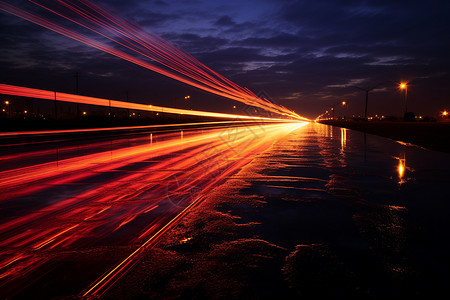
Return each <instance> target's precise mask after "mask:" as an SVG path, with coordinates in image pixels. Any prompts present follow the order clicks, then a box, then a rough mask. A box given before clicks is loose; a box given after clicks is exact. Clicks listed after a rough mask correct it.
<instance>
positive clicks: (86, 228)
mask: <svg viewBox="0 0 450 300" xmlns="http://www.w3.org/2000/svg"><path fill="white" fill-rule="evenodd" d="M304 124H306V123H299V122H295V123H284V124H270V125H254V126H247V127H237V128H227V129H224V128H213V129H204V130H202V131H200V130H197V131H191V132H190V131H186V130H183V138H181V136H180V132H172V133H160V134H154V135H153V136H152V138H151V139H150V138H149V137H148V136H146V137H145V139H147V142H146V143H145V144H139V145H131V146H129V147H122V148H118V149H114V150H112V151H111V150H108V149H105V147H103V146H102V145H101V142H98V143H97V142H94V143H93V144H92V146H91V147H92V148H93V149H97V152H96V153H92V154H87V155H81V156H76V157H72V158H68V159H64V160H61V161H60V162H59V164H58V166H56V165H55V163H54V162H51V163H41V164H31V165H29V166H26V167H23V168H16V169H12V170H7V171H3V172H0V190H1V191H2V193H1V194H0V211H2V210H4V209H9V210H10V212H11V213H12V214H8V217H3V218H2V219H0V249H1V251H0V291H1V292H0V296H2V295H3V294H5V295H6V296H7V295H13V294H15V293H17V292H18V290H19V291H20V289H21V288H22V287H23V283H24V282H26V281H27V280H29V279H30V278H33V277H34V276H36V275H38V274H42V273H46V272H47V271H48V268H50V265H52V262H54V261H55V260H56V261H58V257H61V256H65V255H66V256H67V255H68V253H77V250H79V249H88V248H89V247H93V249H95V246H93V245H100V246H101V245H108V244H109V243H111V242H110V241H111V240H112V241H114V244H115V245H128V246H129V247H131V248H133V250H131V251H130V252H129V253H128V254H126V255H124V258H123V259H121V260H120V261H118V262H117V263H116V264H115V266H114V267H113V268H112V269H110V270H109V271H107V272H106V273H105V275H104V276H101V277H100V278H98V280H95V281H94V278H92V281H94V283H92V281H90V282H86V283H85V285H84V286H82V287H80V291H81V290H83V289H84V288H86V286H88V285H89V284H90V283H92V284H91V285H90V287H89V288H88V289H86V290H84V292H83V294H85V295H86V296H87V295H97V296H98V295H101V294H103V293H104V292H105V291H107V290H108V288H109V287H111V285H112V284H114V283H115V282H116V281H117V280H118V279H120V278H121V277H122V276H124V274H126V272H127V271H129V270H130V268H131V267H132V266H133V265H135V264H136V263H137V262H139V260H140V258H141V254H142V253H143V252H144V250H145V249H148V247H151V246H152V245H154V242H156V241H157V239H158V237H160V236H161V234H163V233H164V232H165V231H167V230H169V229H170V228H172V226H174V225H175V224H176V222H177V221H178V220H179V219H180V218H181V217H183V216H184V215H185V214H186V213H187V212H188V211H189V208H190V207H192V206H193V205H195V204H196V203H198V202H199V201H201V199H203V196H204V195H205V194H206V193H207V192H208V191H209V190H211V189H212V188H214V187H216V186H217V185H218V184H220V182H222V181H223V180H225V179H226V178H227V177H228V176H229V175H231V174H233V173H235V172H236V171H237V170H239V169H240V168H241V167H242V166H244V165H246V164H247V163H249V162H250V161H251V160H252V159H253V158H254V157H255V156H256V155H258V154H259V153H261V152H263V151H264V150H266V149H267V148H268V147H270V146H271V145H272V144H273V143H274V142H275V141H276V140H277V139H279V138H282V137H283V136H285V135H286V134H288V133H289V132H291V131H292V130H294V129H296V128H298V127H300V126H302V125H304ZM142 139H144V137H142ZM30 151H31V150H30ZM27 155H28V154H27ZM29 155H31V156H32V155H33V152H31V153H29ZM37 155H40V154H39V153H38V154H37ZM0 159H1V156H0ZM15 159H16V160H19V159H20V157H16V158H15ZM91 180H94V181H93V182H94V183H95V184H91V183H92V181H91ZM60 187H70V189H71V192H66V193H61V192H60ZM24 199H26V201H25V202H23V200H24ZM43 199H46V201H42V200H43ZM11 209H12V210H11ZM16 209H17V210H16ZM144 220H145V221H144ZM124 232H126V234H123V233H124ZM118 233H119V234H118ZM120 233H122V234H120ZM86 247H88V248H86ZM49 253H52V255H51V256H49ZM110 266H111V265H109V266H105V269H103V270H99V271H98V273H99V274H102V273H103V272H104V271H105V270H107V269H109V267H110ZM66 271H67V272H66V274H72V273H71V271H70V270H66ZM73 274H74V275H73V276H77V275H76V272H75V273H73ZM68 276H69V275H68ZM78 280H79V279H78ZM7 298H9V297H7Z"/></svg>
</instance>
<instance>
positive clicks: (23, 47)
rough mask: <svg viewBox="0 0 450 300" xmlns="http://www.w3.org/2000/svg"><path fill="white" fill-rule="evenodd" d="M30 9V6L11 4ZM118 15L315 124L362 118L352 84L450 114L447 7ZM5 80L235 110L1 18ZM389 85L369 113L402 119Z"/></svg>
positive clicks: (166, 5) (276, 7) (229, 8)
mask: <svg viewBox="0 0 450 300" xmlns="http://www.w3.org/2000/svg"><path fill="white" fill-rule="evenodd" d="M9 2H11V3H15V4H16V5H18V6H22V7H28V5H29V4H28V3H27V1H25V0H17V1H9ZM100 3H104V4H105V5H106V6H107V7H109V8H110V9H112V10H114V11H116V12H118V13H120V14H122V15H124V16H126V17H128V18H131V19H133V20H134V21H136V22H137V23H139V24H140V25H142V26H144V27H145V28H147V29H148V30H150V31H152V32H154V33H156V34H158V35H160V36H162V37H163V38H165V39H166V40H167V41H169V42H171V43H173V44H175V45H176V46H178V47H180V48H182V49H184V50H185V51H187V52H189V53H191V54H192V55H193V56H194V57H196V58H197V59H199V60H200V61H201V62H203V63H205V64H206V65H208V66H209V67H211V68H213V69H214V70H216V71H218V72H219V73H222V74H223V75H225V76H227V77H228V78H230V79H231V80H233V81H234V82H236V83H238V84H240V85H242V86H245V87H248V88H249V89H251V90H252V91H253V92H255V93H257V94H258V93H260V92H264V93H265V94H266V95H268V96H270V97H271V98H272V99H273V101H274V102H277V103H280V104H282V105H285V106H287V107H289V108H291V109H294V110H295V111H296V112H298V113H300V114H303V115H306V116H308V117H315V116H317V115H318V114H320V113H321V112H323V111H324V110H325V109H327V108H329V107H330V106H331V105H333V104H334V103H337V102H340V101H342V100H345V101H347V102H348V104H349V105H348V107H347V108H345V109H340V112H339V111H337V114H346V115H352V114H354V115H361V114H363V112H364V93H363V92H361V91H359V90H357V89H355V88H352V87H351V86H359V87H362V88H368V87H372V86H373V85H376V84H377V83H379V82H384V81H388V80H390V81H409V82H410V84H409V88H408V108H409V110H411V111H413V112H415V113H416V114H424V115H430V116H431V115H437V114H438V113H439V111H441V110H443V109H444V108H446V109H450V74H449V71H450V69H449V66H450V64H449V62H450V59H449V53H450V24H449V23H450V21H449V20H450V4H449V3H450V2H448V1H415V0H413V1H403V0H399V1H386V0H378V1H374V0H368V1H353V0H344V1H331V0H321V1H300V0H299V1H295V0H292V1H275V0H250V1H248V0H245V1H244V0H241V1H235V0H232V1H214V0H209V1H203V0H194V1H187V0H185V1H183V0H175V1H168V0H167V1H165V0H157V1H152V0H150V1H149V0H147V1H143V0H131V1H118V0H109V1H103V2H100ZM0 26H1V31H0V53H1V55H0V66H1V69H0V82H1V83H9V84H17V85H23V86H30V87H36V88H45V89H56V90H59V91H65V92H74V90H75V83H74V82H75V81H74V73H75V72H79V73H80V93H81V94H86V95H93V96H98V97H106V98H108V97H110V98H114V99H124V98H125V93H126V91H129V95H130V98H131V99H130V100H132V101H136V102H143V103H153V104H164V105H166V106H175V107H183V106H184V105H186V104H185V103H184V102H183V100H182V99H184V95H185V94H191V95H192V97H191V99H192V103H191V105H192V107H193V108H198V109H208V110H219V111H230V109H231V107H232V105H234V104H235V102H233V101H231V100H227V99H224V98H221V97H217V96H213V95H209V94H207V93H205V92H202V91H198V90H196V89H194V88H192V87H188V86H185V85H183V84H181V83H177V82H176V81H174V80H172V79H167V78H164V77H163V76H160V75H158V74H155V73H152V72H151V71H149V70H146V69H142V68H140V67H138V66H135V65H132V64H131V63H128V62H125V61H120V60H119V59H117V58H114V57H111V56H110V55H108V54H105V53H100V52H99V51H97V50H95V49H92V48H89V47H87V46H84V45H81V44H79V43H78V42H76V41H72V40H70V39H68V38H65V37H63V36H58V35H57V34H55V33H51V32H49V31H47V30H45V29H42V28H39V27H38V26H37V25H33V24H31V23H28V22H27V21H23V20H20V19H19V18H17V17H14V16H11V15H8V14H6V13H3V12H0ZM401 100H402V95H401V94H400V92H399V91H398V89H397V88H396V87H395V86H394V85H393V84H386V85H384V86H381V87H380V88H379V89H376V90H374V91H373V92H372V93H371V94H370V98H369V101H370V102H369V114H371V115H372V114H373V115H374V114H380V115H382V114H383V115H400V114H401V112H402V105H401Z"/></svg>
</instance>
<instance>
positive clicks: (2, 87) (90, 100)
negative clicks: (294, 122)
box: [0, 84, 287, 121]
mask: <svg viewBox="0 0 450 300" xmlns="http://www.w3.org/2000/svg"><path fill="white" fill-rule="evenodd" d="M0 94H4V95H10V96H22V97H29V98H34V99H43V100H50V101H55V100H56V101H62V102H70V103H78V104H88V105H97V106H104V107H114V108H125V109H133V110H141V111H151V112H160V113H169V114H183V115H190V116H201V117H211V118H224V119H234V120H263V121H265V120H267V121H270V120H274V121H287V120H286V119H274V118H266V117H258V116H245V115H235V114H225V113H217V112H208V111H198V110H188V109H180V108H171V107H164V106H156V105H147V104H139V103H132V102H125V101H118V100H110V99H102V98H95V97H88V96H80V95H73V94H66V93H57V92H53V91H46V90H39V89H33V88H27V87H20V86H14V85H8V84H0Z"/></svg>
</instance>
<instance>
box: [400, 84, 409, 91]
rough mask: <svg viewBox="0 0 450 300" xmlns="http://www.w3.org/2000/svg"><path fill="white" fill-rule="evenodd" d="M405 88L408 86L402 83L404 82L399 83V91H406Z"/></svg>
mask: <svg viewBox="0 0 450 300" xmlns="http://www.w3.org/2000/svg"><path fill="white" fill-rule="evenodd" d="M407 86H408V85H407V84H406V83H404V82H402V83H400V89H402V90H404V89H406V88H407Z"/></svg>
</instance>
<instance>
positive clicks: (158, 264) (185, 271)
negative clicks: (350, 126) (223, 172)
mask: <svg viewBox="0 0 450 300" xmlns="http://www.w3.org/2000/svg"><path fill="white" fill-rule="evenodd" d="M449 171H450V156H449V155H448V154H445V153H439V152H433V151H429V150H424V149H420V148H418V147H415V146H408V145H402V144H399V143H396V142H394V141H392V140H388V139H385V138H380V137H376V136H372V135H365V134H364V133H361V132H355V131H351V130H346V129H341V128H333V127H330V126H325V125H321V124H309V125H307V126H304V127H301V128H299V129H297V130H295V131H293V132H291V133H290V134H289V135H287V136H285V137H283V138H281V139H280V140H279V141H278V142H276V143H275V144H274V145H273V147H271V148H270V149H268V150H267V151H265V152H264V153H261V155H259V156H258V157H257V158H256V159H255V160H254V161H252V162H251V163H250V164H248V165H246V166H245V167H244V168H243V169H242V170H240V171H239V172H238V173H236V174H235V175H232V176H231V177H229V178H228V180H227V181H226V182H225V183H224V184H223V185H221V186H220V187H218V188H216V189H215V190H214V191H212V192H211V193H210V194H209V196H208V197H207V198H206V199H205V200H204V201H203V202H202V203H201V204H200V205H199V206H197V207H195V208H194V209H193V210H192V211H191V213H190V214H188V215H187V216H186V217H185V218H184V219H183V220H182V221H181V222H180V223H179V224H178V225H177V226H175V227H174V228H173V229H172V230H171V231H170V232H168V233H167V234H166V235H165V236H164V237H163V239H162V240H161V241H160V243H159V244H158V245H157V246H156V247H155V248H153V249H151V250H150V251H149V252H148V254H147V255H146V257H145V258H144V260H143V261H142V263H141V264H140V265H139V266H138V267H137V268H136V269H135V270H134V272H133V273H132V274H130V276H128V277H127V278H125V279H124V280H123V282H122V283H121V284H120V285H117V286H116V287H115V288H114V289H112V290H111V292H110V293H109V294H107V295H106V297H107V298H111V299H113V298H115V297H121V298H124V299H132V298H134V297H138V296H139V297H147V298H164V299H175V298H180V297H181V298H187V299H191V298H213V299H217V298H226V299H228V298H231V299H242V298H243V299H298V298H299V297H306V298H310V297H330V298H331V299H343V298H345V299H348V298H375V299H379V298H392V297H399V298H401V299H405V298H408V297H413V296H417V295H418V296H422V297H424V296H425V297H437V298H439V297H445V295H448V294H449V292H448V289H447V282H448V281H449V279H450V276H449V275H448V269H449V263H450V261H449V253H450V243H449V242H448V239H447V238H446V236H447V235H448V231H449V229H450V211H449V202H448V192H447V191H446V189H447V186H448V184H449V183H450V172H449Z"/></svg>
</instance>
